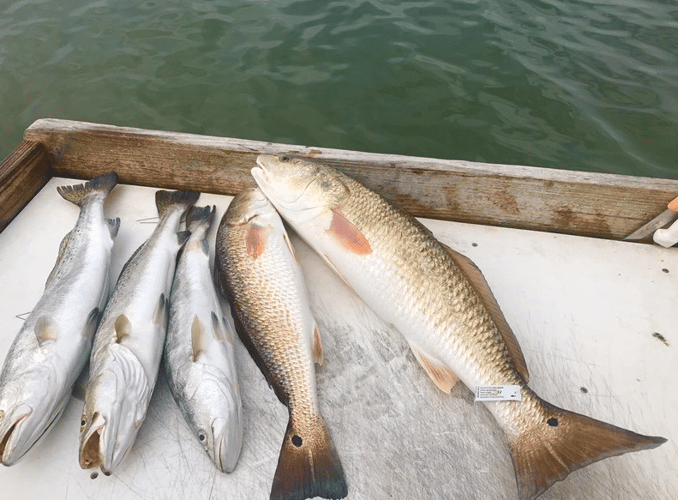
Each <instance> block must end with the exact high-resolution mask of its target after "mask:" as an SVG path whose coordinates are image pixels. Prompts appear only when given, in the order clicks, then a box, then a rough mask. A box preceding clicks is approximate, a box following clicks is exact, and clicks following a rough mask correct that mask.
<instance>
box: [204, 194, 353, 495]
mask: <svg viewBox="0 0 678 500" xmlns="http://www.w3.org/2000/svg"><path fill="white" fill-rule="evenodd" d="M215 273H216V278H217V281H218V282H219V283H220V285H219V286H220V287H221V289H222V293H223V294H224V295H226V296H227V298H228V300H229V302H230V304H231V309H232V313H233V318H234V320H235V325H236V330H237V331H238V334H239V335H240V338H241V339H242V341H243V343H244V344H245V346H247V349H248V351H249V352H250V354H251V355H252V358H253V359H254V360H255V362H256V363H257V365H258V366H259V368H260V369H261V371H262V373H263V374H264V376H265V377H266V380H267V381H268V383H269V385H271V387H273V390H274V391H275V394H276V395H277V396H278V399H280V401H281V402H282V403H283V404H284V405H285V406H287V408H288V410H289V422H288V424H287V431H286V432H285V438H284V440H283V444H282V449H281V450H280V457H279V459H278V466H277V469H276V471H275V476H274V479H273V486H272V488H271V499H273V500H281V499H289V500H292V499H297V500H301V499H304V498H312V497H316V496H321V497H324V498H344V497H345V496H346V495H347V486H346V481H345V479H344V472H343V468H342V466H341V462H340V460H339V456H338V455H337V452H336V450H335V448H334V445H333V443H332V440H331V438H330V435H329V433H328V431H327V427H326V425H325V421H324V419H323V417H322V415H321V414H320V408H319V405H318V398H317V396H316V383H315V367H314V362H316V363H319V364H320V363H322V361H323V351H322V347H321V344H320V334H319V332H318V327H317V325H316V322H315V319H314V318H313V315H312V314H311V310H310V307H309V304H308V297H307V293H306V287H305V283H304V278H303V275H302V272H301V268H300V266H299V264H298V262H297V260H296V257H295V254H294V250H293V248H292V246H291V245H290V242H289V240H288V238H287V234H286V232H285V229H284V227H283V224H282V220H281V219H280V217H279V216H278V214H277V213H276V211H275V209H274V208H273V206H272V205H271V204H270V203H269V202H268V200H266V197H265V196H264V195H263V194H262V193H261V192H260V191H259V190H258V189H254V190H250V191H246V192H244V193H241V194H240V195H238V196H236V197H235V198H234V199H233V201H232V202H231V204H230V206H229V207H228V210H227V212H226V214H225V215H224V217H223V218H222V220H221V224H220V225H219V230H218V232H217V242H216V262H215Z"/></svg>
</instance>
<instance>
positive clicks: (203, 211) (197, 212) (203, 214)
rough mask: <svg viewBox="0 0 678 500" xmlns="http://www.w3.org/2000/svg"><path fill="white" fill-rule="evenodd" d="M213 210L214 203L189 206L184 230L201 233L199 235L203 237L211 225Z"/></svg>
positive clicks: (214, 208) (214, 209)
mask: <svg viewBox="0 0 678 500" xmlns="http://www.w3.org/2000/svg"><path fill="white" fill-rule="evenodd" d="M215 211H216V207H215V206H214V205H213V206H206V207H191V208H190V209H189V211H188V213H187V214H186V230H187V231H190V232H191V234H193V235H196V234H202V236H201V237H202V238H204V237H205V234H206V233H207V231H209V229H210V227H211V226H212V222H213V221H214V212H215Z"/></svg>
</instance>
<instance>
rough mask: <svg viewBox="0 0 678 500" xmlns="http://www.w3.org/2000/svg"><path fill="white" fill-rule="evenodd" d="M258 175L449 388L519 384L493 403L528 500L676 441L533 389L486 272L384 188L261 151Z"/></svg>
mask: <svg viewBox="0 0 678 500" xmlns="http://www.w3.org/2000/svg"><path fill="white" fill-rule="evenodd" d="M252 175H253V176H254V178H255V180H256V182H257V184H258V185H259V187H260V189H261V190H262V191H263V192H264V194H265V195H266V196H267V197H268V199H269V200H270V201H271V202H272V203H273V205H275V207H276V209H277V210H278V212H280V214H281V215H282V216H283V218H284V219H285V220H286V221H287V222H288V223H289V224H290V225H291V226H292V227H293V228H294V230H295V231H296V232H297V233H298V234H299V235H300V236H301V237H302V238H303V239H304V240H305V241H306V242H307V243H308V244H309V245H310V246H311V247H312V248H313V249H314V250H315V251H316V252H317V253H318V254H320V255H321V256H322V258H323V259H324V260H325V262H326V263H327V264H328V265H329V267H331V268H332V269H333V270H334V271H335V272H336V273H337V274H338V275H339V276H340V277H341V278H342V279H343V281H344V282H345V283H346V284H347V285H348V286H349V287H350V288H352V289H353V290H354V291H355V292H356V293H357V294H358V295H359V296H360V297H361V298H362V299H363V300H364V301H365V302H366V303H367V304H368V305H369V306H370V307H371V308H372V309H373V310H374V311H375V312H376V313H377V314H378V315H379V316H380V317H381V318H382V319H383V320H384V321H386V322H387V323H389V324H392V325H393V326H394V327H395V328H396V329H397V330H398V331H400V333H401V334H402V335H403V336H404V337H405V339H406V340H407V342H408V343H409V345H410V348H411V349H412V351H413V353H414V355H415V357H416V359H417V360H418V361H419V363H420V364H421V366H422V367H423V368H424V370H425V371H426V372H427V373H428V375H429V376H430V378H431V379H432V380H433V382H435V384H436V385H437V386H438V387H439V388H440V389H441V390H443V391H445V392H449V391H450V390H451V388H452V387H453V386H454V385H455V384H456V383H457V382H458V381H459V380H461V381H462V382H463V383H464V385H466V386H467V387H468V388H470V389H471V390H475V389H476V387H484V386H498V385H512V386H518V387H519V388H520V392H521V393H522V400H521V401H501V402H490V403H485V404H486V405H487V407H488V409H489V410H490V412H491V413H492V415H493V416H494V417H495V419H496V421H497V422H498V424H499V425H500V426H501V428H502V429H503V430H504V432H505V433H506V436H507V439H508V443H509V448H510V451H511V456H512V459H513V465H514V469H515V473H516V481H517V485H518V493H519V498H520V499H521V500H528V499H532V498H535V497H537V496H538V495H540V494H541V493H542V492H544V491H545V490H546V489H547V488H549V487H550V486H551V485H552V484H553V483H555V482H556V481H559V480H562V479H564V478H565V477H566V476H567V475H568V474H569V473H570V472H572V471H574V470H576V469H579V468H581V467H584V466H586V465H589V464H591V463H593V462H596V461H598V460H601V459H604V458H607V457H611V456H614V455H620V454H622V453H627V452H630V451H638V450H645V449H649V448H655V447H657V446H659V445H660V444H662V443H664V442H665V441H666V440H665V439H664V438H661V437H648V436H642V435H639V434H636V433H634V432H631V431H628V430H625V429H621V428H619V427H615V426H613V425H610V424H607V423H604V422H600V421H597V420H594V419H592V418H589V417H586V416H583V415H579V414H576V413H573V412H569V411H567V410H563V409H561V408H558V407H556V406H553V405H552V404H550V403H548V402H546V401H544V400H543V399H541V398H540V397H539V396H538V395H537V394H535V393H534V392H533V391H532V390H531V389H530V388H529V387H528V385H527V384H528V370H527V365H526V363H525V358H524V357H523V354H522V352H521V349H520V346H519V344H518V341H517V340H516V337H515V336H514V334H513V332H512V331H511V329H510V327H509V325H508V323H507V322H506V320H505V319H504V316H503V314H502V313H501V310H500V308H499V306H498V305H497V302H496V300H495V298H494V296H493V294H492V292H491V290H490V288H489V285H488V284H487V281H486V280H485V279H484V277H483V275H482V273H481V272H480V270H479V269H478V268H477V267H476V266H475V265H474V264H473V262H471V261H470V260H469V259H468V258H466V257H464V256H462V255H461V254H459V253H457V252H455V251H453V250H452V249H450V248H447V247H445V246H444V245H442V244H440V243H439V242H438V241H437V240H436V239H435V238H434V237H433V235H432V234H431V232H430V231H429V230H427V229H426V228H425V227H424V226H423V225H422V224H421V223H419V222H418V221H417V220H416V219H415V218H413V217H411V216H410V215H409V214H407V213H405V212H404V211H402V210H400V209H398V208H396V207H394V206H393V205H391V204H390V203H388V202H387V201H386V200H385V199H384V198H382V197H381V196H379V195H378V194H376V193H375V192H373V191H371V190H369V189H367V188H366V187H364V186H363V185H362V184H360V183H358V182H357V181H355V180H353V179H351V178H349V177H348V176H346V175H344V174H342V173H341V172H339V171H337V170H335V169H333V168H331V167H328V166H324V165H321V164H318V163H315V162H312V161H308V160H305V159H293V158H289V157H286V156H281V157H274V156H260V157H258V158H257V166H256V167H254V168H253V169H252Z"/></svg>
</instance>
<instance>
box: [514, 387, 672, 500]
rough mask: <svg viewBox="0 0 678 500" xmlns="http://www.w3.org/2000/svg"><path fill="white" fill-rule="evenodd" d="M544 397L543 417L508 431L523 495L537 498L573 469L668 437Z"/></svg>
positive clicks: (524, 498)
mask: <svg viewBox="0 0 678 500" xmlns="http://www.w3.org/2000/svg"><path fill="white" fill-rule="evenodd" d="M538 401H539V403H540V404H541V407H542V408H541V409H542V411H541V412H539V413H540V417H539V419H537V421H536V422H532V423H531V424H528V425H526V426H523V430H522V432H520V433H519V434H516V435H514V436H513V437H512V436H510V435H509V436H508V441H509V447H510V449H511V459H512V460H513V467H514V469H515V473H516V481H517V483H518V498H519V499H520V500H532V499H533V498H535V497H537V496H539V495H540V494H541V493H543V492H544V491H545V490H546V489H548V488H549V487H550V486H552V485H553V484H554V483H556V482H558V481H561V480H563V479H565V477H566V476H567V475H568V474H569V473H570V472H573V471H575V470H577V469H581V468H582V467H586V466H587V465H590V464H592V463H594V462H597V461H599V460H603V459H605V458H609V457H613V456H616V455H622V454H624V453H628V452H632V451H641V450H649V449H651V448H656V447H657V446H659V445H661V444H663V443H665V442H666V439H665V438H663V437H657V436H643V435H641V434H636V433H635V432H632V431H629V430H626V429H622V428H621V427H616V426H614V425H612V424H608V423H605V422H602V421H600V420H595V419H593V418H590V417H587V416H584V415H580V414H578V413H574V412H571V411H567V410H563V409H561V408H558V407H556V406H553V405H551V404H550V403H548V402H546V401H543V400H541V399H539V400H538ZM509 404H511V403H509Z"/></svg>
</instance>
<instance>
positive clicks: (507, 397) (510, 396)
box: [475, 385, 523, 401]
mask: <svg viewBox="0 0 678 500" xmlns="http://www.w3.org/2000/svg"><path fill="white" fill-rule="evenodd" d="M475 400H476V401H522V400H523V395H522V393H521V392H520V386H519V385H477V386H476V399H475Z"/></svg>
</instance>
